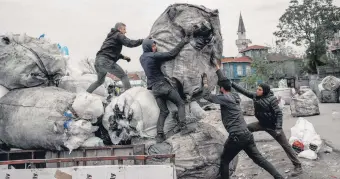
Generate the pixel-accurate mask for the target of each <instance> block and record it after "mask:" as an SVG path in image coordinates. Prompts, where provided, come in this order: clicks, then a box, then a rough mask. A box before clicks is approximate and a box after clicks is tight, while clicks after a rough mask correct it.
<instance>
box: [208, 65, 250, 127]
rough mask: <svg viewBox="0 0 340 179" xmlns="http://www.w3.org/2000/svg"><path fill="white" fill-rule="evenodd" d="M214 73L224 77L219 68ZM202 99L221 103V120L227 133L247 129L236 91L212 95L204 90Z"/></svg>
mask: <svg viewBox="0 0 340 179" xmlns="http://www.w3.org/2000/svg"><path fill="white" fill-rule="evenodd" d="M216 73H217V76H218V78H219V79H221V78H223V77H224V76H223V74H222V72H221V70H218V71H217V72H216ZM204 99H206V100H208V101H210V102H212V103H216V104H220V105H221V116H222V122H223V125H224V127H225V128H226V130H227V131H228V133H233V132H239V131H244V130H247V123H246V121H245V120H244V117H243V112H242V109H241V107H240V102H241V99H240V97H239V95H238V94H237V93H232V92H230V93H228V94H223V95H213V94H211V93H210V92H208V91H207V90H206V91H205V97H204Z"/></svg>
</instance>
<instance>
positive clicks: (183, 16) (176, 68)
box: [150, 4, 223, 98]
mask: <svg viewBox="0 0 340 179" xmlns="http://www.w3.org/2000/svg"><path fill="white" fill-rule="evenodd" d="M192 28H195V29H196V30H195V31H194V35H193V38H192V39H191V41H190V43H189V44H187V45H186V46H184V48H183V50H182V51H181V52H180V53H179V55H178V56H176V58H175V59H174V60H172V61H168V62H166V63H164V64H163V66H162V70H163V73H164V74H166V75H167V76H168V77H169V78H171V79H173V78H174V79H176V80H177V81H178V82H180V84H181V85H182V86H183V91H184V94H186V96H187V97H188V98H190V97H192V96H193V95H194V94H196V93H199V92H200V91H201V82H202V78H201V76H202V75H203V73H206V74H207V76H208V85H209V89H210V90H213V89H214V87H215V86H216V82H217V77H216V73H215V71H216V70H215V69H214V67H213V66H212V65H211V64H212V63H216V62H217V61H219V60H220V59H221V58H222V51H223V43H222V36H221V26H220V20H219V13H218V11H217V10H211V9H208V8H205V7H203V6H195V5H191V4H173V5H171V6H169V7H168V8H167V9H166V10H165V11H164V12H163V13H162V14H161V15H160V17H158V19H157V20H156V22H155V23H154V24H153V26H152V28H151V32H150V35H151V37H152V39H153V40H155V41H156V43H157V50H158V51H159V52H166V51H170V50H171V49H173V48H174V47H175V46H176V45H177V44H178V43H179V42H180V41H181V39H182V38H183V37H184V36H185V33H186V32H188V31H190V30H191V29H192ZM176 80H175V81H176Z"/></svg>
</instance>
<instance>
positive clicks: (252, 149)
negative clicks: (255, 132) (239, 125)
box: [243, 136, 283, 179]
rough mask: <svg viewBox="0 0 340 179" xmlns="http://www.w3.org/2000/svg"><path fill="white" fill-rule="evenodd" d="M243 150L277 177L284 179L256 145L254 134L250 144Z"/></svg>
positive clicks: (277, 178) (276, 178)
mask: <svg viewBox="0 0 340 179" xmlns="http://www.w3.org/2000/svg"><path fill="white" fill-rule="evenodd" d="M243 150H244V151H245V152H246V154H247V155H248V156H249V157H250V158H251V159H252V160H253V161H254V163H256V164H257V165H258V166H260V167H262V168H263V169H265V170H266V171H267V172H268V173H270V174H271V175H272V176H273V177H274V178H275V179H283V177H282V175H281V174H280V173H279V172H278V171H277V170H276V169H275V168H274V166H273V165H272V164H271V163H269V162H268V161H267V160H266V159H265V158H264V157H263V156H262V155H261V153H260V152H259V150H258V149H257V147H256V145H255V141H254V137H253V136H251V139H250V140H249V144H248V145H247V146H246V147H245V148H244V149H243Z"/></svg>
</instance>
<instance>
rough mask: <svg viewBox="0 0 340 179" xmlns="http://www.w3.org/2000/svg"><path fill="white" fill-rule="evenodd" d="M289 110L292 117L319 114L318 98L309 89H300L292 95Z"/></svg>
mask: <svg viewBox="0 0 340 179" xmlns="http://www.w3.org/2000/svg"><path fill="white" fill-rule="evenodd" d="M290 110H291V113H292V116H293V117H303V116H313V115H319V114H320V110H319V100H318V98H317V96H316V95H315V94H314V92H313V91H312V90H311V89H304V90H302V89H301V90H300V91H299V92H298V93H297V94H295V95H294V96H293V97H292V101H291V103H290Z"/></svg>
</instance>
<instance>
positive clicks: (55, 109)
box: [0, 87, 102, 151]
mask: <svg viewBox="0 0 340 179" xmlns="http://www.w3.org/2000/svg"><path fill="white" fill-rule="evenodd" d="M75 100H76V101H77V100H79V99H76V95H75V94H73V93H70V92H67V91H65V90H63V89H61V88H57V87H35V88H25V89H19V90H12V91H10V92H9V93H7V94H6V95H5V96H4V97H2V98H1V99H0V124H1V125H0V140H1V141H2V142H3V143H5V144H7V145H8V146H11V147H16V148H21V149H47V150H61V149H62V148H68V149H69V150H70V151H72V150H73V149H76V148H78V147H80V146H81V145H82V144H83V143H84V141H86V140H87V139H89V138H90V137H93V136H94V132H95V131H96V130H97V129H98V127H96V126H92V124H91V122H90V121H88V120H84V119H81V118H75V114H73V113H72V112H70V111H69V110H71V111H72V107H71V106H72V104H73V102H74V101H75ZM83 102H84V104H86V103H87V102H86V100H83ZM101 105H102V104H101ZM77 111H78V113H80V111H81V109H79V110H77ZM80 114H81V113H80Z"/></svg>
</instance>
